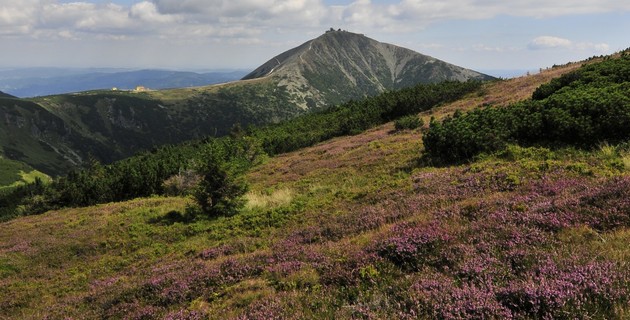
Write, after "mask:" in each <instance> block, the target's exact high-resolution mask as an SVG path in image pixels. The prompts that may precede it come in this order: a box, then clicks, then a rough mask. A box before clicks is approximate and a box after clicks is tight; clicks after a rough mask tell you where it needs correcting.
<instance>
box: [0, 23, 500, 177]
mask: <svg viewBox="0 0 630 320" xmlns="http://www.w3.org/2000/svg"><path fill="white" fill-rule="evenodd" d="M279 57H282V59H284V60H285V61H284V62H285V63H284V64H283V65H282V68H275V67H271V69H269V70H267V68H269V64H268V63H267V64H264V65H263V66H261V68H259V69H257V70H255V71H254V72H253V73H252V75H251V76H249V77H246V79H245V80H243V81H237V82H232V83H227V84H221V85H214V86H206V87H198V88H185V89H172V90H156V91H152V90H148V91H145V90H140V91H139V92H138V91H118V90H116V91H114V90H112V91H89V92H81V93H76V94H66V95H55V96H45V97H38V98H33V99H15V98H12V97H10V96H9V97H7V96H4V95H2V96H0V119H1V120H0V121H3V126H2V127H0V148H1V149H2V151H1V154H3V155H4V156H5V157H6V158H10V159H13V160H17V161H21V162H25V163H27V164H29V165H31V166H32V167H34V168H36V169H37V170H40V171H42V172H45V173H47V174H49V175H62V174H66V173H68V172H69V171H71V170H72V169H75V168H78V167H82V166H86V165H88V164H89V163H90V160H92V159H96V160H98V161H100V162H103V163H111V162H113V161H115V160H120V159H124V158H127V157H129V156H131V155H133V154H135V153H137V152H140V151H146V150H151V149H152V148H154V147H159V146H162V145H165V144H174V143H181V142H184V141H189V140H191V139H198V138H203V137H219V136H224V135H226V134H228V133H229V132H230V130H231V128H232V127H233V126H235V125H240V126H241V127H242V128H246V127H247V126H249V125H260V124H268V123H278V122H280V121H283V120H287V119H291V118H294V117H296V116H298V115H302V114H304V113H308V112H312V111H317V110H321V109H325V108H328V107H331V106H333V105H337V104H341V103H345V102H347V101H350V100H353V99H355V100H357V99H363V98H365V97H369V96H375V95H378V94H380V93H382V92H385V91H387V90H392V89H400V88H406V87H413V86H414V85H416V84H419V83H438V82H442V81H445V80H452V81H461V82H465V81H467V80H469V79H478V80H485V79H490V78H491V77H488V76H486V75H483V74H480V73H477V72H474V71H471V70H467V69H463V68H460V67H457V66H454V65H450V64H447V63H445V62H442V61H439V60H437V59H434V58H431V57H427V56H424V55H421V54H419V53H416V52H414V51H411V50H408V49H404V48H400V47H396V46H393V45H388V44H383V43H380V42H377V41H375V40H373V39H369V38H367V37H365V36H362V35H358V34H354V33H349V32H331V33H327V34H325V35H323V36H321V37H318V38H317V39H315V40H312V41H310V42H308V43H307V44H305V45H303V46H300V47H298V48H295V49H292V50H289V51H287V52H285V53H283V54H281V55H280V56H279ZM276 60H277V59H276V58H274V59H272V61H273V62H274V63H275V61H276ZM353 61H354V62H353ZM265 70H266V71H265ZM271 70H273V71H274V72H273V74H268V73H269V71H271Z"/></svg>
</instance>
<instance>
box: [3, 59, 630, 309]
mask: <svg viewBox="0 0 630 320" xmlns="http://www.w3.org/2000/svg"><path fill="white" fill-rule="evenodd" d="M620 61H621V62H623V63H624V64H627V63H628V62H629V61H628V60H627V59H626V60H624V59H619V60H611V61H604V62H603V66H604V67H605V66H606V64H607V63H619V62H620ZM601 67H602V66H601V65H600V66H598V65H595V67H587V68H586V69H581V70H582V71H580V72H583V74H589V73H588V72H585V71H583V70H589V69H588V68H592V70H600V69H599V68H601ZM610 70H611V71H610V73H609V74H605V73H599V74H600V76H602V77H604V78H610V77H616V75H614V74H615V72H617V71H620V72H621V70H625V69H624V67H623V66H620V65H618V66H615V67H614V68H611V69H610ZM598 72H599V71H596V72H595V73H596V74H597V73H598ZM570 77H575V75H570ZM578 78H579V77H578ZM576 81H578V82H582V81H583V79H582V80H576ZM602 81H604V80H602ZM605 81H608V80H605ZM570 83H571V84H569V85H564V86H562V88H560V89H557V90H555V91H554V92H555V93H551V94H550V95H549V96H547V97H544V98H540V99H539V100H532V101H525V102H523V103H522V104H528V103H532V104H536V103H541V104H542V105H545V103H547V102H546V101H550V99H554V96H556V95H559V94H562V97H567V99H568V97H569V96H570V95H571V92H574V93H575V94H576V95H577V96H580V95H581V94H582V91H583V89H586V88H585V87H583V85H582V84H577V83H573V82H570ZM602 83H603V82H602ZM624 83H628V81H627V80H623V81H620V82H619V83H617V82H613V83H611V86H612V87H615V86H616V85H617V84H618V85H620V86H622V87H623V85H624ZM450 85H453V86H454V84H446V85H445V86H450ZM466 85H471V84H462V86H466ZM586 86H588V85H586ZM455 87H457V88H461V87H458V86H455ZM606 87H608V85H606ZM542 88H543V89H544V88H546V87H544V86H543V87H542ZM473 90H474V89H473ZM541 90H542V89H541ZM586 90H587V91H588V90H589V89H586ZM464 91H465V90H464ZM389 94H390V95H392V96H391V97H393V96H395V94H394V93H389ZM464 94H465V93H464V92H460V95H464ZM536 99H538V98H536ZM563 99H564V98H563ZM602 99H605V98H602ZM438 100H439V99H438ZM561 100H562V99H561ZM569 100H570V99H569ZM366 101H371V100H366ZM388 101H389V100H388ZM622 101H624V100H622ZM440 103H441V102H438V103H437V104H436V105H433V106H432V107H419V109H410V111H409V112H403V113H401V114H396V115H395V116H391V118H390V117H389V116H384V115H383V114H387V113H382V114H379V115H378V117H377V116H374V118H370V119H381V120H379V121H381V122H379V121H376V120H375V122H374V123H375V124H374V125H372V126H367V127H362V125H363V124H357V125H356V126H354V125H353V126H351V127H350V128H369V129H367V130H366V131H364V132H363V133H361V134H356V135H351V136H343V137H335V138H332V139H330V138H331V137H332V136H335V135H337V134H333V135H331V136H326V134H323V133H322V132H325V129H320V127H316V128H317V129H316V130H314V132H315V133H313V137H311V136H309V134H310V132H311V131H310V129H309V128H310V127H308V126H305V127H303V130H302V131H299V130H297V128H298V127H299V126H298V124H300V122H295V123H293V122H291V123H285V124H281V125H277V126H273V127H270V128H268V129H249V130H242V129H239V128H234V130H233V132H232V137H231V138H229V139H225V140H214V139H213V140H208V141H205V142H203V143H199V144H188V145H186V146H185V148H187V149H185V150H189V152H190V153H189V154H187V156H183V157H182V158H181V159H179V160H176V161H175V160H174V161H173V163H177V162H180V163H182V164H184V165H183V167H182V168H176V166H175V165H173V166H172V168H171V169H168V170H173V171H172V172H169V174H165V175H164V176H159V178H157V176H158V175H157V174H154V172H159V171H158V170H157V169H155V168H158V167H159V166H155V167H154V166H153V164H152V161H153V160H152V159H159V157H160V156H161V154H162V152H163V151H162V150H155V152H153V153H146V154H144V155H142V156H139V157H138V158H132V159H129V160H126V161H130V162H128V164H129V165H130V166H131V164H132V163H135V161H137V163H138V165H137V166H138V167H140V165H139V164H140V163H143V164H145V166H146V167H147V168H153V169H150V170H149V171H142V172H141V173H138V175H145V174H146V175H148V177H151V179H147V181H152V182H151V184H150V186H153V187H155V188H156V189H153V190H158V191H152V193H153V194H160V193H161V192H164V191H165V190H175V191H173V192H174V193H175V194H182V195H184V196H182V197H162V196H159V195H154V196H152V197H148V198H139V199H133V200H127V201H121V202H115V203H106V204H99V205H96V206H92V207H85V208H65V209H58V210H55V211H49V212H46V213H43V214H41V215H33V216H27V217H21V218H18V219H13V220H10V221H7V222H4V223H2V225H1V226H0V227H1V228H2V230H3V232H2V233H0V284H1V286H0V297H2V299H0V317H3V318H4V317H6V318H24V319H40V318H45V317H48V318H90V319H98V318H111V319H218V318H221V319H504V318H505V319H510V318H513V319H575V318H593V319H624V318H627V317H628V315H630V308H629V305H630V303H629V301H630V268H629V266H630V249H629V247H628V243H629V242H630V216H629V215H628V212H630V201H628V199H630V177H629V176H628V170H629V169H628V168H629V167H628V163H629V161H628V157H629V156H628V154H629V153H630V151H628V150H629V149H628V147H627V144H626V143H625V140H627V138H628V137H625V138H623V137H621V136H619V139H610V138H607V139H593V144H592V145H587V147H584V146H583V145H581V144H580V143H578V142H572V141H569V140H551V139H548V140H523V141H521V140H512V139H506V140H505V141H502V143H501V144H497V146H495V147H493V148H488V149H484V150H481V151H478V152H474V153H472V152H471V153H470V154H468V153H462V154H460V156H458V157H452V158H447V157H441V156H442V153H440V152H441V151H439V152H436V151H434V150H442V149H432V148H433V147H429V146H428V144H430V143H433V142H430V143H429V142H428V141H430V140H427V138H426V137H428V136H429V135H433V137H440V138H441V139H442V138H443V139H445V140H444V141H443V143H444V144H447V143H449V141H450V140H448V139H459V138H461V137H464V136H458V135H453V136H446V135H441V134H442V133H443V132H441V131H440V129H439V128H443V127H446V126H450V125H451V124H452V123H460V126H455V127H453V128H466V125H465V124H468V123H470V122H471V121H472V120H473V119H479V118H483V117H488V116H487V115H483V116H480V117H479V118H475V116H474V114H477V113H483V112H490V111H484V110H492V112H497V113H496V114H499V115H500V111H496V110H503V109H499V108H485V109H481V111H479V110H478V111H473V112H471V113H466V114H463V113H457V114H454V115H453V116H452V117H450V118H447V120H445V121H444V122H443V123H440V122H438V121H437V120H434V121H432V123H431V125H430V128H429V129H428V131H425V130H407V129H403V130H399V131H396V130H395V123H392V122H388V123H387V124H385V125H378V124H379V123H384V122H386V121H392V120H396V119H402V118H401V117H403V116H408V115H412V116H411V117H410V118H409V119H408V120H412V118H415V119H420V118H421V117H418V115H417V113H418V112H422V111H426V110H428V108H431V110H433V111H434V109H433V108H435V107H439V106H438V105H439V104H440ZM358 105H360V103H358V102H354V103H349V104H348V107H339V108H337V109H333V110H331V111H329V113H326V112H324V113H322V114H320V115H312V116H309V117H312V119H318V118H317V117H322V118H321V119H328V118H326V117H330V115H329V114H336V115H337V117H335V118H334V119H333V120H331V121H333V122H331V125H330V126H331V127H336V128H343V126H341V125H339V123H346V124H348V123H350V124H355V122H352V121H350V120H352V119H354V118H353V117H352V115H353V114H354V113H353V112H350V111H348V110H358V109H352V108H358V107H357V106H358ZM367 105H369V104H367ZM413 105H416V104H415V103H414V104H413ZM419 105H420V104H419ZM519 105H521V104H517V105H513V106H508V107H505V110H509V109H512V108H515V109H517V110H518V108H519ZM624 106H625V105H623V104H622V105H621V106H620V109H623V108H622V107H624ZM346 108H347V109H346ZM414 108H415V107H414ZM576 108H578V109H579V108H581V106H577V107H576ZM367 110H371V111H374V110H376V108H374V109H372V108H369V109H367ZM384 110H386V111H385V112H389V111H387V110H388V109H387V108H385V109H384ZM394 110H396V109H394ZM438 110H439V109H438ZM598 110H599V109H598ZM615 110H618V109H615V108H612V109H608V108H605V107H603V109H601V110H599V111H598V112H595V113H590V114H599V115H604V114H606V113H607V112H611V111H612V112H613V113H614V112H615ZM368 114H371V113H368ZM471 114H472V115H471ZM492 114H495V113H492ZM584 114H585V115H587V114H589V113H584ZM342 115H347V116H342ZM426 115H427V114H426V113H424V114H422V115H421V116H422V117H426ZM331 119H332V118H331ZM483 119H486V120H487V119H490V118H483ZM501 119H503V118H501V117H499V118H498V120H496V122H497V123H500V120H501ZM521 119H524V120H527V119H528V118H527V117H522V118H521ZM583 119H588V117H587V116H585V117H584V118H583ZM296 121H301V120H296ZM322 123H325V122H320V123H319V124H322ZM493 124H494V122H488V123H487V125H488V127H489V128H493V127H492V125H493ZM283 126H286V129H282V127H283ZM370 127H371V128H370ZM480 127H481V128H483V126H480ZM436 128H438V129H436ZM596 128H602V127H596ZM264 130H269V131H268V134H269V137H274V136H276V135H277V136H280V134H281V133H282V134H284V133H285V132H286V133H289V132H292V133H294V134H295V136H296V137H298V138H296V140H295V143H290V144H289V146H293V147H294V148H295V150H293V149H291V148H287V149H286V151H290V150H292V151H291V152H286V153H282V152H284V151H285V150H284V149H282V147H281V145H280V143H277V144H275V143H272V142H273V141H275V140H273V139H269V140H264V139H263V138H264V137H267V135H265V134H264V132H265V131H264ZM284 130H286V131H284ZM361 130H365V129H361ZM488 130H491V129H488ZM492 130H494V129H492ZM359 131H360V130H357V131H352V130H350V131H344V130H338V131H333V132H339V133H338V134H344V135H345V134H348V133H357V132H359ZM463 132H464V133H466V132H468V131H465V130H463ZM436 133H439V134H440V135H437V134H436ZM594 134H596V135H603V133H600V132H594ZM303 137H309V138H308V139H307V138H303ZM423 137H424V141H425V143H427V145H423ZM600 137H601V136H600ZM323 139H329V140H328V141H326V142H325V143H319V144H317V142H319V141H322V140H323ZM603 140H607V141H608V142H607V143H603V142H602V141H603ZM298 141H299V142H298ZM440 141H441V140H440ZM453 141H457V140H453ZM471 141H475V140H471ZM479 141H481V139H480V140H479ZM289 142H291V140H289ZM302 144H305V145H312V146H311V147H308V148H302V147H301V146H302ZM454 145H455V146H457V144H454ZM183 147H184V146H183ZM172 148H173V149H172V152H173V153H174V154H176V153H177V152H176V150H178V148H174V147H172ZM425 148H426V151H423V150H425ZM181 150H184V149H181ZM199 150H204V151H203V152H205V154H204V153H201V152H200V151H199ZM424 152H428V153H429V156H430V157H431V158H424V159H419V158H420V157H421V155H422V154H424ZM280 153H282V154H280ZM164 154H166V153H164ZM202 154H203V156H197V155H202ZM269 154H275V155H274V156H273V157H269ZM444 154H447V155H448V153H444ZM464 156H465V157H464ZM153 157H155V158H153ZM173 157H175V155H173ZM182 159H185V161H184V160H182ZM203 159H206V160H208V159H212V160H213V161H208V162H203V161H201V160H203ZM427 159H429V160H433V159H436V160H434V161H440V162H439V164H440V166H438V167H435V166H433V164H434V163H437V162H430V161H426V160H427ZM123 163H125V162H121V163H118V164H115V165H112V166H99V165H96V164H95V165H94V167H95V168H93V169H90V170H95V171H91V172H90V171H86V173H85V174H86V176H89V175H88V172H90V174H93V173H98V172H102V171H103V170H105V171H106V172H107V170H112V172H116V171H114V170H115V168H116V166H122V164H123ZM156 163H159V162H157V161H156ZM165 163H169V162H168V161H166V162H165ZM131 167H135V165H134V166H131ZM97 168H98V170H96V169H97ZM165 168H166V167H165ZM168 168H170V167H168ZM204 168H205V170H206V173H207V172H211V173H212V174H211V175H210V176H207V175H206V174H205V173H204ZM99 170H100V171H99ZM116 170H118V169H116ZM190 170H192V171H190ZM193 172H194V173H193ZM77 174H80V173H77ZM224 174H226V175H224ZM153 176H155V177H156V178H152V177H153ZM173 177H176V178H173ZM88 180H89V179H88ZM189 180H190V181H197V180H199V181H205V183H207V184H206V185H205V186H206V188H201V189H195V188H192V189H193V190H190V187H189V183H188V182H189ZM71 181H73V180H68V182H67V183H68V185H70V183H71ZM105 181H106V180H105ZM132 181H133V180H132ZM137 181H142V180H140V179H139V180H137ZM213 182H219V183H218V184H217V185H228V186H229V185H232V186H233V187H234V188H228V190H233V191H235V192H234V193H230V192H228V194H231V195H232V196H230V197H229V199H230V201H228V202H225V203H224V204H222V205H221V206H219V207H220V208H221V209H220V210H219V211H220V212H218V214H217V212H216V211H214V210H216V209H218V208H213V207H212V205H213V204H215V203H221V199H222V198H221V197H218V198H216V197H215V198H213V196H212V195H211V194H210V193H211V192H212V191H214V190H217V188H216V187H214V186H212V184H211V183H213ZM224 182H228V183H227V184H225V183H224ZM241 182H246V183H247V187H248V188H247V191H245V188H242V186H243V185H242V184H241ZM55 183H58V182H55ZM55 183H53V185H54V184H55ZM117 183H120V181H118V182H117ZM193 184H194V183H193ZM112 185H114V184H112ZM169 186H170V187H169ZM208 186H211V187H208ZM167 187H168V188H167ZM108 188H109V187H108ZM108 188H104V189H103V190H105V191H107V190H110V189H108ZM147 188H148V187H147ZM159 188H163V189H159ZM53 189H54V188H53ZM53 189H49V190H53ZM139 189H141V188H139ZM129 190H133V189H129ZM199 190H201V191H205V192H207V193H206V194H205V195H203V197H202V198H205V199H206V200H207V199H211V200H212V201H210V202H209V203H208V204H210V206H209V207H207V208H206V210H203V211H202V210H200V209H199V204H196V202H197V201H196V200H195V198H197V199H198V198H199V197H198V196H195V192H198V191H199ZM47 192H50V191H47ZM105 193H107V192H105ZM121 194H123V193H121ZM187 194H188V195H189V196H186V195H187ZM190 195H192V196H190ZM40 196H41V194H40ZM44 197H45V196H44ZM88 198H89V199H90V198H91V197H88ZM96 199H98V198H96ZM214 199H218V200H216V201H215V200H214ZM231 200H234V201H235V202H231ZM100 201H103V200H102V199H101V200H97V202H100ZM112 201H114V200H112ZM116 201H118V200H116ZM66 205H69V204H66ZM73 205H78V204H73ZM202 206H203V204H202ZM195 207H197V209H194V208H195ZM191 210H192V211H191ZM201 213H205V214H201Z"/></svg>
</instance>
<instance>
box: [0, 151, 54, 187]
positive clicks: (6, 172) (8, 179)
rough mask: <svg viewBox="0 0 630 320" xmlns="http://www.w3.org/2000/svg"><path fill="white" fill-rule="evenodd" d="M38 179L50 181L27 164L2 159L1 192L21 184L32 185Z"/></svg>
mask: <svg viewBox="0 0 630 320" xmlns="http://www.w3.org/2000/svg"><path fill="white" fill-rule="evenodd" d="M36 178H40V179H42V181H48V180H50V177H48V176H47V175H45V174H43V173H41V172H39V171H37V170H35V169H33V168H31V167H30V166H29V165H27V164H25V163H21V162H18V161H13V160H9V159H4V158H0V192H2V191H3V190H4V189H7V188H12V187H15V186H18V185H21V184H25V183H32V182H34V181H35V179H36Z"/></svg>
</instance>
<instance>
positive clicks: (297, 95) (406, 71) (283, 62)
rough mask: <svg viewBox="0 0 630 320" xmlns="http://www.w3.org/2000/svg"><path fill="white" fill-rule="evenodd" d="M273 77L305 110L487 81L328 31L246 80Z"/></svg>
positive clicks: (428, 59) (396, 49) (418, 56)
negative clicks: (428, 86)
mask: <svg viewBox="0 0 630 320" xmlns="http://www.w3.org/2000/svg"><path fill="white" fill-rule="evenodd" d="M263 77H271V78H274V79H279V80H280V81H279V83H280V85H281V86H286V87H287V90H288V91H289V92H290V93H291V95H292V100H293V101H294V102H295V103H296V104H298V105H300V106H302V107H303V108H305V109H308V108H313V107H321V106H326V105H333V104H338V103H340V102H344V101H347V100H348V99H359V98H363V97H365V96H370V95H374V94H377V93H380V92H383V91H385V90H392V89H400V88H404V87H409V86H411V85H414V84H417V83H432V82H441V81H446V80H452V81H466V80H469V79H476V80H489V79H492V77H490V76H488V75H484V74H481V73H479V72H476V71H472V70H468V69H464V68H461V67H458V66H455V65H452V64H449V63H446V62H444V61H441V60H438V59H435V58H432V57H429V56H426V55H423V54H420V53H417V52H415V51H412V50H409V49H406V48H402V47H397V46H394V45H391V44H387V43H381V42H378V41H376V40H373V39H370V38H368V37H366V36H364V35H361V34H356V33H351V32H347V31H328V32H326V33H325V34H324V35H322V36H320V37H318V38H316V39H314V40H311V41H308V42H306V43H304V44H302V45H301V46H299V47H297V48H294V49H291V50H289V51H287V52H284V53H282V54H280V55H278V56H276V57H274V58H272V59H271V60H269V61H268V62H267V63H265V64H263V65H262V66H260V67H259V68H258V69H256V70H254V71H253V72H252V73H250V74H249V75H247V76H246V77H245V78H244V79H256V78H263Z"/></svg>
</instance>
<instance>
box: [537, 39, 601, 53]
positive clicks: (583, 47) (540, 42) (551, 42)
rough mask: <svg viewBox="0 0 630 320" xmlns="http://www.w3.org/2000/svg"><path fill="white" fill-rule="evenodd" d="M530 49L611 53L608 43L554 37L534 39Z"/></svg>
mask: <svg viewBox="0 0 630 320" xmlns="http://www.w3.org/2000/svg"><path fill="white" fill-rule="evenodd" d="M528 48H530V49H532V50H544V49H559V48H560V49H569V50H574V51H575V50H577V51H591V52H601V53H604V52H609V51H610V46H609V45H608V44H606V43H591V42H577V43H575V42H573V41H571V40H569V39H564V38H559V37H553V36H540V37H537V38H534V39H533V40H532V41H531V42H530V43H529V45H528Z"/></svg>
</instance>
